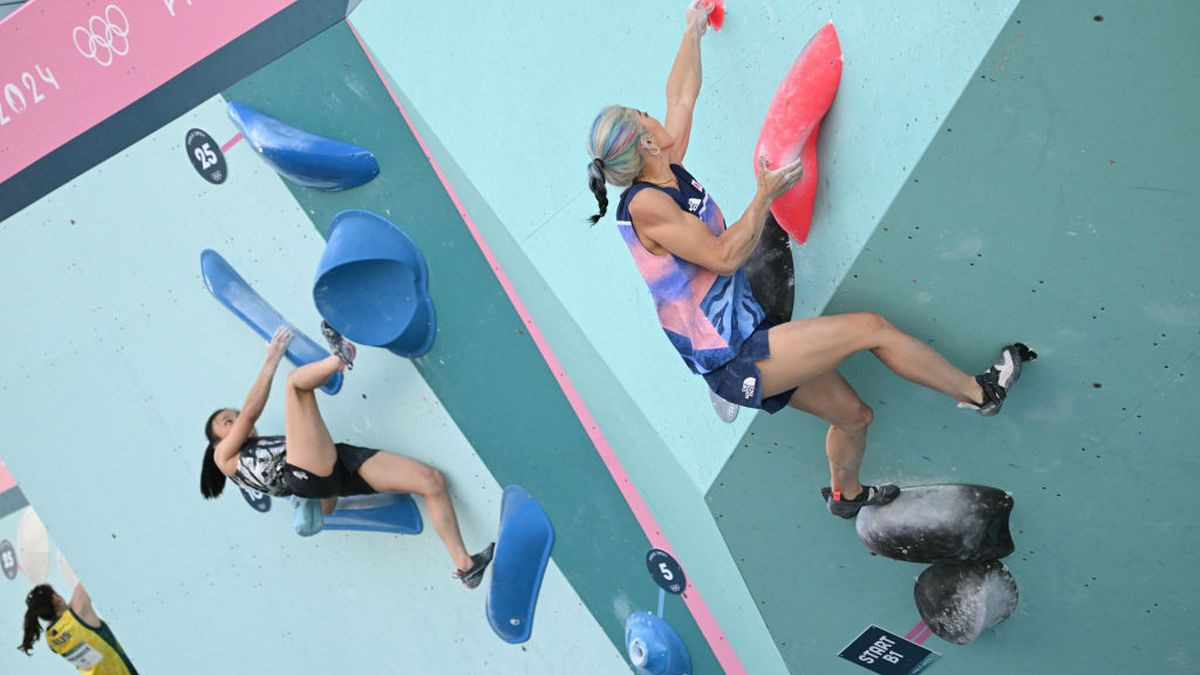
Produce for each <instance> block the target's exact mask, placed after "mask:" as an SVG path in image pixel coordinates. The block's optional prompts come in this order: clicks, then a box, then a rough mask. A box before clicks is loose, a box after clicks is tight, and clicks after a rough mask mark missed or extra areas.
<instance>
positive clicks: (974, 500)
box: [855, 484, 1013, 564]
mask: <svg viewBox="0 0 1200 675" xmlns="http://www.w3.org/2000/svg"><path fill="white" fill-rule="evenodd" d="M1012 507H1013V500H1012V495H1010V494H1008V493H1006V492H1004V491H1003V490H998V489H996V488H993V487H987V486H986V485H958V484H950V485H920V486H916V487H906V488H902V489H901V491H900V496H899V497H897V498H896V499H895V501H893V502H892V503H890V504H886V505H884V506H868V507H865V508H863V510H862V511H859V513H858V519H857V522H856V523H855V529H856V530H857V532H858V538H859V539H860V540H862V543H863V544H864V545H865V546H866V547H867V548H868V549H870V550H871V551H872V552H873V553H876V554H878V555H882V556H886V557H888V558H894V559H896V560H906V561H908V562H922V563H935V564H936V563H962V562H979V561H987V560H997V559H999V558H1003V557H1004V556H1006V555H1008V554H1010V553H1012V552H1013V540H1012V535H1011V534H1010V533H1009V530H1008V514H1009V513H1010V512H1011V511H1012Z"/></svg>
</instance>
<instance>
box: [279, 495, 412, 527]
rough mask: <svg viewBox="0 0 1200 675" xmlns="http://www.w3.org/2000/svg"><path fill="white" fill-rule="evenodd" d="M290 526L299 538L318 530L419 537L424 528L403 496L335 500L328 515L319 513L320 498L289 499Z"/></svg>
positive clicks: (406, 498)
mask: <svg viewBox="0 0 1200 675" xmlns="http://www.w3.org/2000/svg"><path fill="white" fill-rule="evenodd" d="M292 527H293V528H295V530H296V534H298V535H300V536H302V537H311V536H312V535H314V534H316V533H318V532H320V531H321V530H349V531H354V532H385V533H389V534H421V531H422V530H423V529H425V528H424V522H423V521H422V520H421V512H420V511H419V510H418V509H417V503H416V502H414V501H413V498H412V497H411V496H409V495H404V494H373V495H356V496H351V497H338V501H337V507H336V508H335V509H334V511H333V513H331V514H330V515H328V516H327V515H324V514H323V513H322V512H321V500H320V499H305V498H302V497H292Z"/></svg>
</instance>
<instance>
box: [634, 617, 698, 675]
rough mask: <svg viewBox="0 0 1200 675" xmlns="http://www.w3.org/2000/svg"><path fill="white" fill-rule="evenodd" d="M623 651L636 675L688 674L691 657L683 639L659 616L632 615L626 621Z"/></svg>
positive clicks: (690, 668)
mask: <svg viewBox="0 0 1200 675" xmlns="http://www.w3.org/2000/svg"><path fill="white" fill-rule="evenodd" d="M625 652H626V653H627V654H628V656H629V662H630V663H632V664H633V669H634V670H635V671H637V673H638V675H687V673H691V672H692V657H691V655H689V654H688V650H687V646H686V645H684V644H683V638H681V637H679V633H676V632H675V629H674V628H671V625H670V624H668V623H667V622H666V621H663V619H662V617H659V616H656V615H654V614H651V613H650V612H634V613H633V614H630V615H629V618H627V619H625Z"/></svg>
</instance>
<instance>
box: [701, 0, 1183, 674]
mask: <svg viewBox="0 0 1200 675" xmlns="http://www.w3.org/2000/svg"><path fill="white" fill-rule="evenodd" d="M1198 29H1200V9H1198V8H1197V6H1196V5H1194V4H1193V3H1185V2H1168V3H1158V4H1155V5H1137V6H1134V5H1129V4H1127V3H1115V2H1099V3H1094V2H1093V3H1084V2H1032V1H1026V2H1023V3H1022V4H1021V5H1020V6H1019V7H1018V8H1017V10H1016V11H1015V12H1014V13H1013V16H1012V18H1011V20H1010V21H1009V23H1008V25H1007V26H1006V27H1005V29H1004V31H1003V33H1002V34H1001V36H1000V37H999V39H998V40H997V41H996V43H995V45H994V46H993V47H992V49H991V51H990V52H989V54H988V56H987V58H986V59H985V60H984V62H983V63H982V65H981V66H980V68H979V70H978V72H976V73H975V75H974V77H973V80H972V84H971V85H970V86H969V87H968V88H967V90H966V91H965V92H964V94H963V96H962V98H961V100H960V101H959V103H958V105H957V106H956V107H955V108H954V110H953V111H952V112H951V114H950V115H949V116H948V118H947V119H946V120H945V122H944V124H943V125H941V129H940V131H939V132H938V134H937V137H936V138H935V139H934V140H933V142H932V143H931V144H930V146H929V148H928V149H927V151H926V152H925V154H924V156H923V157H922V159H921V162H920V164H918V165H917V167H916V169H915V170H914V171H913V173H912V176H911V177H910V178H909V180H908V182H907V183H906V185H905V187H904V189H903V190H902V191H901V192H900V194H899V195H898V196H897V198H896V200H895V202H894V203H893V204H892V205H891V208H889V209H888V211H887V213H886V214H884V216H883V218H882V219H881V221H880V226H879V228H878V229H876V231H875V232H874V234H873V235H872V236H871V238H870V239H869V240H868V241H867V242H866V246H865V247H864V248H863V251H862V253H861V255H860V256H859V257H858V258H857V260H856V261H855V263H854V265H853V266H852V267H851V268H850V270H849V274H848V276H847V277H846V278H845V279H844V280H843V281H842V283H841V284H840V286H839V288H838V291H837V292H836V293H835V294H834V296H833V298H832V300H831V302H830V303H829V305H828V307H827V308H826V312H828V313H838V312H846V311H856V310H875V311H880V312H882V313H883V314H884V315H886V316H888V317H889V318H891V319H892V320H893V321H894V322H895V323H897V324H898V325H899V326H900V327H901V328H903V329H905V330H907V331H909V332H911V333H913V334H915V335H917V336H920V337H922V338H925V339H928V340H929V342H930V343H931V344H932V345H933V346H934V347H936V348H938V349H940V350H941V351H942V352H943V353H944V354H946V355H947V356H948V357H949V358H950V360H951V361H953V362H955V363H956V364H959V365H960V367H962V368H964V369H966V370H968V371H970V372H978V371H980V370H981V369H983V368H984V367H986V365H987V363H988V362H989V361H990V359H991V358H992V356H993V354H994V351H995V349H996V348H997V347H999V346H1000V345H1002V344H1004V343H1005V342H1009V341H1012V340H1024V341H1026V342H1028V344H1029V345H1030V346H1032V347H1033V348H1034V349H1035V350H1037V351H1038V352H1039V354H1040V355H1041V358H1040V359H1039V360H1037V361H1035V362H1033V363H1031V364H1029V365H1028V368H1027V370H1026V371H1025V374H1024V375H1023V376H1022V380H1021V381H1020V383H1018V385H1017V388H1016V389H1015V390H1014V392H1013V394H1012V396H1011V397H1010V399H1009V401H1008V402H1007V404H1006V405H1005V408H1004V410H1003V411H1002V412H1001V414H1000V415H999V416H998V417H996V418H991V419H981V418H978V417H976V416H973V415H970V414H966V413H963V412H960V411H956V410H955V409H954V407H953V404H952V403H951V402H950V401H948V400H947V399H945V398H944V397H942V396H940V395H938V394H934V393H932V392H928V391H925V390H922V389H919V388H917V387H916V386H915V385H912V384H910V383H907V382H905V381H903V380H900V379H899V378H898V377H896V376H894V375H892V374H891V373H889V372H888V371H887V370H886V369H885V368H884V367H882V365H881V364H880V363H879V362H878V361H876V360H875V359H874V358H873V357H871V356H869V355H861V356H856V357H854V358H852V359H851V360H849V361H848V362H847V363H846V364H845V366H844V368H843V369H842V370H843V372H844V373H845V375H846V376H847V378H848V379H849V380H850V382H851V383H852V384H853V385H854V386H855V387H856V388H857V389H858V391H859V393H860V395H861V396H862V397H863V399H864V400H865V401H866V402H867V403H868V404H870V405H871V406H873V407H874V409H875V413H876V417H875V424H874V426H873V427H872V431H871V440H870V444H869V447H868V451H867V457H866V463H865V468H864V480H867V481H874V482H879V481H891V482H897V483H900V484H920V483H937V482H979V483H984V484H989V485H995V486H997V487H1001V488H1004V489H1006V490H1009V491H1011V492H1012V494H1013V497H1014V499H1015V503H1016V506H1015V510H1014V512H1013V518H1012V522H1013V525H1014V527H1013V536H1014V539H1015V541H1016V546H1017V550H1016V552H1015V553H1014V554H1013V555H1012V556H1010V557H1009V558H1007V559H1006V560H1005V563H1006V564H1007V565H1008V566H1009V568H1010V569H1011V571H1012V573H1013V575H1014V576H1015V578H1016V580H1017V584H1018V586H1019V587H1020V591H1021V599H1020V604H1019V606H1018V608H1017V611H1016V613H1015V614H1014V615H1013V616H1012V618H1010V619H1009V620H1008V621H1007V622H1005V623H1003V624H1001V625H1000V626H999V627H997V629H996V630H995V631H989V632H986V633H985V634H984V635H983V636H982V637H981V638H980V639H979V640H978V641H977V642H975V643H974V644H971V645H968V646H961V647H959V646H954V645H949V644H947V643H945V642H942V641H941V640H939V639H937V638H932V639H931V640H930V641H929V643H927V645H926V646H931V647H932V648H934V649H936V650H938V651H941V652H943V653H944V654H945V657H944V659H943V661H942V662H941V663H939V664H937V665H935V666H934V668H936V669H943V670H946V671H947V672H971V673H979V674H981V675H990V674H992V673H996V674H999V673H1010V672H1013V671H1016V670H1022V669H1024V670H1029V669H1030V668H1033V669H1034V670H1035V671H1036V672H1043V671H1044V672H1057V673H1096V672H1104V673H1110V672H1111V673H1117V672H1120V673H1125V672H1156V673H1190V672H1195V670H1196V669H1197V667H1198V662H1197V659H1198V658H1200V654H1197V651H1196V649H1195V647H1194V645H1193V642H1192V640H1191V634H1190V630H1189V626H1190V625H1191V624H1192V623H1194V618H1193V617H1194V615H1195V613H1196V611H1197V608H1198V607H1200V583H1197V582H1196V580H1195V579H1194V574H1193V573H1192V570H1194V569H1195V568H1196V566H1197V564H1198V563H1200V547H1198V546H1197V541H1200V531H1198V530H1197V527H1196V524H1195V522H1194V519H1192V518H1191V517H1190V516H1189V515H1188V514H1190V513H1191V511H1193V510H1194V509H1195V508H1196V507H1197V506H1200V496H1197V495H1196V494H1195V493H1194V492H1193V491H1191V490H1189V489H1188V488H1187V477H1188V476H1190V475H1192V474H1193V473H1195V471H1196V470H1197V469H1198V468H1200V460H1197V457H1196V455H1195V452H1194V451H1193V448H1194V446H1195V440H1194V439H1195V436H1196V433H1197V430H1198V429H1197V422H1196V415H1195V412H1196V410H1197V409H1198V408H1197V405H1198V404H1200V385H1198V384H1197V375H1200V371H1197V365H1200V363H1198V359H1197V356H1196V355H1197V353H1200V272H1198V271H1197V267H1196V265H1195V262H1194V258H1195V256H1196V253H1197V251H1200V227H1198V225H1200V223H1198V220H1197V214H1198V213H1200V196H1198V195H1197V192H1196V190H1195V187H1194V183H1195V179H1196V177H1197V171H1196V169H1195V163H1194V161H1192V159H1191V158H1192V157H1194V156H1195V155H1196V154H1197V152H1200V134H1198V133H1197V131H1196V126H1195V120H1196V119H1198V118H1200V87H1197V84H1198V82H1197V78H1198V75H1197V73H1200V50H1197V49H1196V48H1195V45H1194V40H1193V39H1192V38H1191V35H1192V34H1194V33H1195V32H1196V31H1197V30H1198ZM823 433H824V426H823V425H822V424H820V423H819V422H818V421H816V420H814V419H812V418H808V417H803V416H800V415H796V414H790V413H781V414H780V415H777V416H775V417H772V418H760V419H758V420H756V421H755V423H754V424H753V425H752V426H751V427H750V431H749V432H748V434H747V436H746V439H745V440H746V441H747V443H746V447H743V448H741V449H739V450H738V452H736V453H735V454H734V456H733V457H732V458H731V460H730V462H729V464H728V465H727V466H726V468H725V470H724V471H723V472H722V474H721V475H720V476H719V477H718V479H717V482H716V483H715V484H714V486H713V488H712V490H711V491H710V492H709V495H708V499H709V502H710V504H711V505H712V508H713V511H714V513H715V514H716V515H717V518H718V522H719V523H721V527H722V531H723V532H724V534H725V538H726V540H727V541H728V543H729V544H730V547H731V548H732V549H733V550H736V551H742V552H744V553H745V555H744V558H743V557H739V563H740V566H741V569H742V573H743V575H744V577H745V578H746V580H747V583H748V585H749V586H750V588H751V592H752V593H753V594H754V595H755V597H756V598H757V599H759V601H760V602H761V606H762V611H763V614H764V617H765V618H766V620H767V623H768V625H769V626H770V627H771V630H772V633H773V635H774V636H775V639H776V642H777V643H778V644H780V649H781V651H783V653H784V656H785V659H786V660H787V661H788V663H789V665H790V666H791V667H793V668H796V669H804V670H808V671H812V672H846V673H851V672H857V670H856V669H855V668H854V667H853V666H851V665H849V664H845V663H842V662H839V661H838V660H837V659H836V657H835V655H836V653H837V651H838V650H840V649H841V647H842V646H843V645H845V644H846V643H847V642H848V641H849V640H850V639H851V638H853V637H854V636H855V635H856V634H857V633H858V632H859V631H860V630H861V629H862V628H863V627H864V626H865V625H866V624H867V623H870V622H875V623H878V624H879V625H882V626H884V627H887V628H889V629H891V630H893V631H896V632H899V633H901V634H903V633H904V632H906V631H907V630H908V628H909V627H910V626H912V625H913V624H914V623H915V622H916V621H917V618H918V617H917V613H916V608H915V606H914V604H913V599H912V583H913V580H914V578H915V577H916V575H917V574H919V573H920V572H921V571H922V570H923V569H924V566H923V565H914V564H908V563H901V562H895V561H891V560H886V559H882V558H876V557H871V556H869V555H868V554H867V552H866V550H865V549H864V548H863V547H862V546H861V544H859V543H858V541H857V539H856V537H855V536H854V533H853V526H852V524H850V523H845V522H842V521H840V520H837V519H835V518H832V517H830V516H829V515H827V514H826V513H825V512H824V510H823V505H822V504H821V501H820V498H819V497H818V495H817V490H818V489H819V487H820V486H822V485H825V484H827V480H828V469H827V463H826V460H825V457H824V448H823ZM780 507H782V509H783V510H784V511H785V512H787V513H789V514H793V515H792V517H790V518H788V519H785V520H784V521H783V522H779V523H777V524H775V525H772V526H767V525H764V524H763V522H762V517H761V514H762V512H763V510H764V509H766V508H776V509H778V508H780ZM751 528H760V529H759V531H757V532H752V531H751ZM767 542H770V544H767ZM780 555H783V556H784V557H786V558H787V559H789V560H791V561H793V562H794V563H795V564H796V567H797V573H796V575H795V578H796V579H797V583H796V584H795V585H794V586H792V587H790V588H789V587H784V588H780V586H779V585H778V584H777V583H776V579H777V571H776V568H775V566H774V565H773V564H772V563H770V562H768V561H769V560H770V559H771V558H772V557H777V556H780ZM802 605H803V606H809V607H811V606H815V607H821V608H833V607H836V608H838V610H839V611H822V612H821V617H820V618H817V616H816V615H815V613H813V612H797V611H796V607H798V606H802Z"/></svg>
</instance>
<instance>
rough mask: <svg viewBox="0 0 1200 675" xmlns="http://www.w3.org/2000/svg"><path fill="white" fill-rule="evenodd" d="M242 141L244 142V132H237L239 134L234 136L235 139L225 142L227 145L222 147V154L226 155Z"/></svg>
mask: <svg viewBox="0 0 1200 675" xmlns="http://www.w3.org/2000/svg"><path fill="white" fill-rule="evenodd" d="M240 140H242V132H240V131H239V132H237V134H235V135H234V137H233V138H231V139H229V140H227V141H225V145H222V146H221V153H222V154H224V153H226V152H229V149H230V148H232V147H233V146H235V145H237V143H238V141H240Z"/></svg>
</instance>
